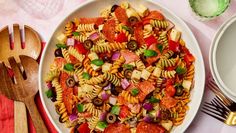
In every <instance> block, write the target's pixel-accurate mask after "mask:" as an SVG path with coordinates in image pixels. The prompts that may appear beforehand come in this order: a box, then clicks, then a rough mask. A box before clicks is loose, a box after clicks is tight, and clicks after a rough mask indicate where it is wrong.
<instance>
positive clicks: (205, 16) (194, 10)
mask: <svg viewBox="0 0 236 133" xmlns="http://www.w3.org/2000/svg"><path fill="white" fill-rule="evenodd" d="M192 1H193V0H189V5H190V7H191V9H192V11H193V12H194V13H195V14H196V15H198V16H200V17H203V18H209V19H210V18H214V17H217V16H220V15H221V14H223V13H224V12H225V11H226V9H228V7H229V5H230V2H231V0H229V1H228V3H227V5H226V6H225V8H224V9H223V10H222V11H221V12H219V13H217V14H216V15H210V16H207V15H202V14H200V13H198V12H197V11H196V9H195V8H194V7H193V2H192Z"/></svg>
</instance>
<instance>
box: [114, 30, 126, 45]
mask: <svg viewBox="0 0 236 133" xmlns="http://www.w3.org/2000/svg"><path fill="white" fill-rule="evenodd" d="M127 41H128V38H127V36H126V35H125V33H124V32H121V33H119V34H118V35H117V36H116V42H120V43H121V42H127Z"/></svg>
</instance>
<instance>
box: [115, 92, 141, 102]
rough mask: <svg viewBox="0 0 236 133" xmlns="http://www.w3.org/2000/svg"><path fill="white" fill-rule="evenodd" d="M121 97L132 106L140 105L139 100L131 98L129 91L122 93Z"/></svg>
mask: <svg viewBox="0 0 236 133" xmlns="http://www.w3.org/2000/svg"><path fill="white" fill-rule="evenodd" d="M120 96H122V97H123V98H124V99H125V101H127V102H128V103H131V104H135V103H139V100H138V98H136V97H133V96H131V94H130V93H129V92H128V91H122V93H120Z"/></svg>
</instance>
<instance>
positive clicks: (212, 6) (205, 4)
mask: <svg viewBox="0 0 236 133" xmlns="http://www.w3.org/2000/svg"><path fill="white" fill-rule="evenodd" d="M189 4H190V7H191V9H192V11H193V12H194V13H195V15H196V16H197V17H198V18H200V20H211V19H213V18H215V17H217V16H219V15H221V14H223V13H224V12H225V10H226V9H227V8H228V7H229V5H230V0H189Z"/></svg>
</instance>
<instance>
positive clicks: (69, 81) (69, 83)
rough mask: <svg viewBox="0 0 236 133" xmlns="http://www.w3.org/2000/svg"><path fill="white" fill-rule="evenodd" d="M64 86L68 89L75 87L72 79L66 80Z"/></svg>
mask: <svg viewBox="0 0 236 133" xmlns="http://www.w3.org/2000/svg"><path fill="white" fill-rule="evenodd" d="M66 85H67V86H68V87H74V86H75V80H74V78H72V77H70V78H68V79H67V80H66Z"/></svg>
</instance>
